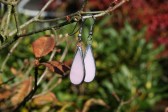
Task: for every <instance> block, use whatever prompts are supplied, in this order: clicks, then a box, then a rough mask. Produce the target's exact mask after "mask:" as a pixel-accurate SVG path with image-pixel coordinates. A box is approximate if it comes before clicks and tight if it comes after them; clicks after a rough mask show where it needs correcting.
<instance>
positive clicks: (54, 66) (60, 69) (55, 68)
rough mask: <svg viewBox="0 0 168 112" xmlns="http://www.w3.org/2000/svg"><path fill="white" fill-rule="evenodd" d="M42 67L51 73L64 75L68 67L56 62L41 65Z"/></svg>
mask: <svg viewBox="0 0 168 112" xmlns="http://www.w3.org/2000/svg"><path fill="white" fill-rule="evenodd" d="M41 64H42V65H44V66H46V67H48V69H49V70H51V71H52V72H55V73H58V74H61V75H65V74H66V72H67V71H69V69H70V68H69V66H67V65H66V64H64V63H61V62H58V61H50V62H46V63H41Z"/></svg>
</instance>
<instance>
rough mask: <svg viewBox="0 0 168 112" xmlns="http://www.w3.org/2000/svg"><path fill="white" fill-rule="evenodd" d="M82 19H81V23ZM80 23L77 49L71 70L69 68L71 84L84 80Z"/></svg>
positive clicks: (77, 83)
mask: <svg viewBox="0 0 168 112" xmlns="http://www.w3.org/2000/svg"><path fill="white" fill-rule="evenodd" d="M83 21H84V19H82V24H83ZM82 24H81V26H80V29H79V34H78V43H77V51H76V54H75V57H74V60H73V62H72V66H71V70H70V81H71V83H72V84H75V85H79V84H81V83H82V82H83V81H84V78H85V66H84V57H83V51H82V44H81V41H82V27H83V25H82Z"/></svg>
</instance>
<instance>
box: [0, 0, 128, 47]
mask: <svg viewBox="0 0 168 112" xmlns="http://www.w3.org/2000/svg"><path fill="white" fill-rule="evenodd" d="M52 1H53V0H49V1H48V3H47V4H46V5H45V6H44V7H43V8H42V10H41V11H40V12H39V14H38V15H37V16H35V17H34V18H32V19H31V20H29V21H28V22H26V23H25V24H23V25H21V26H20V29H21V30H22V29H23V28H25V27H26V26H28V25H29V24H30V23H32V22H35V21H40V20H39V17H40V14H42V12H43V11H44V10H45V8H46V7H47V6H48V5H49V3H51V2H52ZM127 1H128V0H122V1H121V2H119V3H118V4H116V5H115V6H114V7H109V8H108V9H107V10H105V11H100V12H99V13H97V12H96V14H95V12H93V13H92V11H91V12H90V15H88V14H87V13H88V12H87V13H85V12H83V11H78V12H75V13H73V14H70V15H67V16H64V17H60V18H61V19H59V18H56V19H55V20H56V21H57V20H65V21H64V22H62V23H59V24H56V25H54V26H50V27H45V28H41V29H39V30H37V31H32V32H28V33H25V34H22V35H18V38H20V37H25V36H29V35H33V34H37V33H40V32H43V31H46V30H51V29H53V28H54V29H56V30H57V29H59V28H60V27H63V26H65V25H68V24H71V23H73V22H77V21H80V20H81V16H83V19H86V18H92V17H93V16H94V17H95V18H98V17H102V16H104V15H106V14H109V13H111V12H112V11H114V10H115V9H117V8H118V7H120V6H121V5H123V4H124V3H125V2H127ZM92 15H93V16H92ZM67 17H68V18H70V20H69V19H68V20H67V19H66V18H67ZM45 21H53V20H45ZM43 22H44V20H43ZM16 32H17V30H14V31H13V32H11V33H10V34H9V36H13V35H14V34H15V33H16ZM18 38H13V39H12V40H11V41H10V42H8V43H6V44H4V45H2V46H1V47H0V50H1V49H3V48H5V47H7V46H8V45H10V44H12V43H13V42H15V41H16V40H17V39H18Z"/></svg>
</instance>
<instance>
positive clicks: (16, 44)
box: [1, 38, 22, 71]
mask: <svg viewBox="0 0 168 112" xmlns="http://www.w3.org/2000/svg"><path fill="white" fill-rule="evenodd" d="M21 40H22V38H20V39H19V40H18V41H17V42H16V43H15V44H14V45H13V46H12V48H11V49H10V51H9V52H8V54H7V56H6V58H5V59H4V61H3V62H2V66H1V71H3V69H4V67H5V65H6V62H7V61H8V59H9V57H10V56H11V55H12V53H13V51H14V50H15V49H16V47H17V46H18V45H19V43H20V41H21Z"/></svg>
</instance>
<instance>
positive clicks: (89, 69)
mask: <svg viewBox="0 0 168 112" xmlns="http://www.w3.org/2000/svg"><path fill="white" fill-rule="evenodd" d="M84 63H85V79H84V81H85V82H91V81H92V80H93V79H94V77H95V74H96V65H95V60H94V57H93V53H92V48H91V45H88V46H87V49H86V55H85V59H84Z"/></svg>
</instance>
